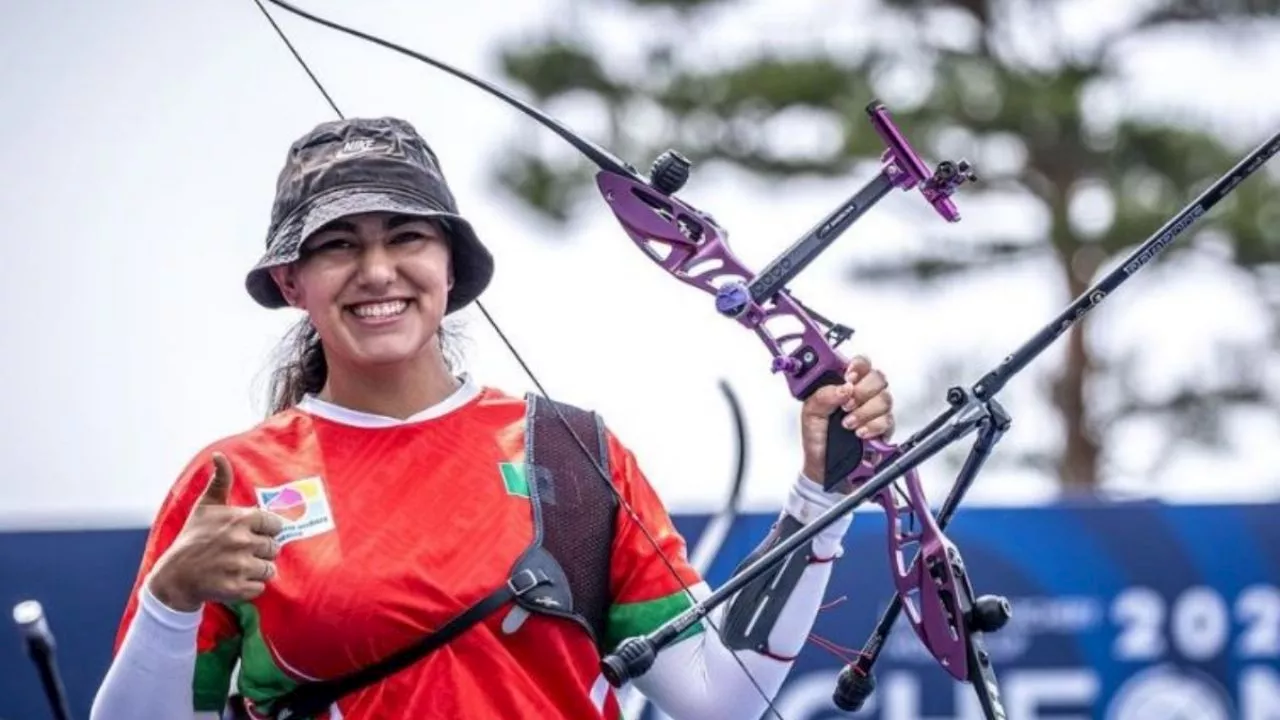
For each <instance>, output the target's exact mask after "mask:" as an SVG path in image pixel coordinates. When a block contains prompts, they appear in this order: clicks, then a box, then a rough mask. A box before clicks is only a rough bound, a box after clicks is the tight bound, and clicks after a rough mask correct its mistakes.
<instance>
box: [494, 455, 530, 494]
mask: <svg viewBox="0 0 1280 720" xmlns="http://www.w3.org/2000/svg"><path fill="white" fill-rule="evenodd" d="M498 470H499V471H500V472H501V473H502V484H503V485H504V486H506V488H507V493H509V494H511V495H515V496H516V497H522V498H528V497H529V477H528V475H527V474H526V473H525V465H524V463H509V462H504V463H498Z"/></svg>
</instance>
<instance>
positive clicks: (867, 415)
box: [844, 391, 891, 430]
mask: <svg viewBox="0 0 1280 720" xmlns="http://www.w3.org/2000/svg"><path fill="white" fill-rule="evenodd" d="M890 407H891V403H890V398H889V393H888V391H885V392H882V393H880V394H879V395H876V396H875V397H873V398H871V399H870V400H868V401H866V402H865V403H862V404H861V405H859V406H858V408H857V409H856V410H854V411H853V412H851V413H849V415H848V416H847V417H845V419H844V426H845V427H846V428H848V429H850V430H853V429H856V428H858V427H861V426H863V425H866V424H867V423H869V422H871V421H872V420H875V419H877V418H880V417H883V416H885V415H888V414H889V408H890Z"/></svg>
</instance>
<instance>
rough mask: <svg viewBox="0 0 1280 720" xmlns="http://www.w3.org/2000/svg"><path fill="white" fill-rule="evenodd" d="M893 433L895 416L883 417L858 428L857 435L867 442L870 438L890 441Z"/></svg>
mask: <svg viewBox="0 0 1280 720" xmlns="http://www.w3.org/2000/svg"><path fill="white" fill-rule="evenodd" d="M892 433H893V416H892V415H881V416H880V417H878V418H876V419H874V420H872V421H870V422H868V423H867V424H865V425H863V426H862V427H860V428H858V432H857V435H858V437H860V438H862V439H863V440H866V439H869V438H880V439H882V440H888V439H889V436H890V435H891V434H892Z"/></svg>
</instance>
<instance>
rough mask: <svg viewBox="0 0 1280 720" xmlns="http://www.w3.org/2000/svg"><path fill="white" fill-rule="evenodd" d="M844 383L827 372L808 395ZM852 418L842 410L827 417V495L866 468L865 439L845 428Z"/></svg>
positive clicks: (824, 479)
mask: <svg viewBox="0 0 1280 720" xmlns="http://www.w3.org/2000/svg"><path fill="white" fill-rule="evenodd" d="M844 383H845V378H844V375H843V374H841V373H839V372H837V371H835V370H824V371H823V373H822V375H820V376H819V377H818V379H817V380H816V381H814V383H813V384H812V385H810V386H809V392H808V395H812V394H813V393H815V392H817V390H818V388H822V387H826V386H828V385H843V384H844ZM806 397H807V396H806ZM848 415H849V413H848V412H846V411H845V409H844V408H842V407H838V408H836V409H835V412H833V413H831V415H829V416H828V417H827V448H826V461H825V463H824V465H825V470H823V475H822V488H823V490H825V491H827V492H831V491H832V490H834V489H835V488H836V486H837V485H839V484H840V483H842V482H844V481H845V480H846V479H847V478H848V477H849V476H850V475H852V474H853V472H854V471H855V470H857V469H858V466H859V465H861V464H862V457H863V453H862V450H863V447H862V438H860V437H858V436H857V435H856V434H854V431H852V430H847V429H845V427H844V425H843V424H842V423H843V422H844V419H845V417H847V416H848Z"/></svg>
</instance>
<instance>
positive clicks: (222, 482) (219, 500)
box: [199, 452, 232, 505]
mask: <svg viewBox="0 0 1280 720" xmlns="http://www.w3.org/2000/svg"><path fill="white" fill-rule="evenodd" d="M231 478H232V473H231V463H230V462H229V461H228V460H227V457H226V456H225V455H223V454H222V453H220V452H215V453H214V454H213V477H212V478H210V479H209V484H208V485H207V486H205V489H204V493H202V494H201V495H200V500H199V504H201V505H226V504H227V496H228V495H229V494H230V493H231Z"/></svg>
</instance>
